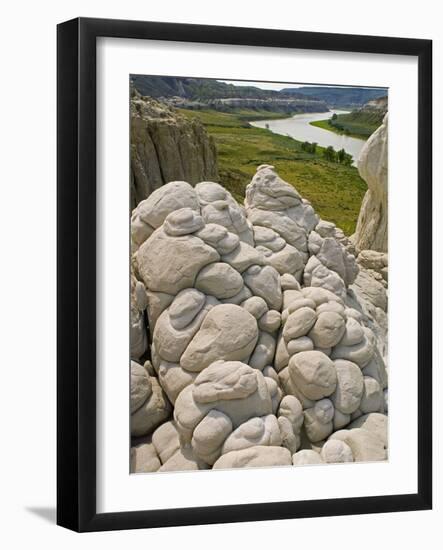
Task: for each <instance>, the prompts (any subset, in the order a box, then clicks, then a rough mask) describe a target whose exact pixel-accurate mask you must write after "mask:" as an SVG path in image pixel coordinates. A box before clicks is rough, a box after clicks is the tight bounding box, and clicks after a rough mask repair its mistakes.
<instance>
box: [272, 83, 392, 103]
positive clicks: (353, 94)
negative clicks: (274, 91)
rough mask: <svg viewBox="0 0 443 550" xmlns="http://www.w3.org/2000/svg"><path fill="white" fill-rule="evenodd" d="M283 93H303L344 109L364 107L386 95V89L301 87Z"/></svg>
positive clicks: (285, 89)
mask: <svg viewBox="0 0 443 550" xmlns="http://www.w3.org/2000/svg"><path fill="white" fill-rule="evenodd" d="M281 91H282V93H302V94H303V95H307V96H310V97H316V98H318V99H323V100H324V101H326V103H327V104H328V105H331V106H333V107H340V108H344V107H346V106H353V108H355V107H356V106H359V105H363V104H365V103H366V102H367V101H370V100H371V99H375V98H379V97H382V96H384V95H386V92H387V90H386V88H356V87H349V88H346V87H334V86H301V87H300V88H284V89H283V90H281Z"/></svg>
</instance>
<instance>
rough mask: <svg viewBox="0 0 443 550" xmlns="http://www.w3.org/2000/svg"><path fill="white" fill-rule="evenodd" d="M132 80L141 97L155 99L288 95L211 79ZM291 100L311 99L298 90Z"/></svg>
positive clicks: (156, 78) (135, 78) (275, 96)
mask: <svg viewBox="0 0 443 550" xmlns="http://www.w3.org/2000/svg"><path fill="white" fill-rule="evenodd" d="M131 81H132V83H133V85H134V87H135V88H136V89H137V90H138V91H139V92H140V93H141V94H142V95H147V96H150V97H154V98H159V97H174V96H175V97H182V98H185V99H189V100H193V101H207V100H209V99H220V98H224V99H226V98H253V99H268V98H277V97H279V98H281V97H284V96H286V94H282V93H281V92H278V91H275V90H262V89H261V88H256V87H255V86H235V85H234V84H227V83H226V82H219V81H218V80H212V79H210V78H175V77H171V76H147V75H136V74H133V75H131ZM286 97H288V96H286ZM289 97H290V98H299V99H310V98H307V97H306V96H304V95H303V94H301V93H299V92H297V91H295V92H294V93H292V92H291V94H290V96H289Z"/></svg>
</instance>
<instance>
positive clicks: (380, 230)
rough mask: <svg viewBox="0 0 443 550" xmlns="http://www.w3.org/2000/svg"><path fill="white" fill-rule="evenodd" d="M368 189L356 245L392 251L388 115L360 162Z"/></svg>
mask: <svg viewBox="0 0 443 550" xmlns="http://www.w3.org/2000/svg"><path fill="white" fill-rule="evenodd" d="M357 168H358V171H359V173H360V176H361V177H362V178H363V179H364V180H365V181H366V183H367V185H368V190H367V191H366V195H365V196H364V198H363V202H362V206H361V210H360V214H359V217H358V221H357V228H356V230H355V234H354V235H353V238H352V240H353V242H354V244H355V247H356V248H357V250H358V251H360V250H366V249H371V250H377V251H379V252H387V250H388V114H386V116H385V118H384V119H383V124H382V125H381V126H380V128H378V130H376V131H375V132H374V133H373V134H372V136H371V137H370V138H369V139H368V141H367V142H366V144H365V146H364V147H363V149H362V151H361V153H360V158H359V160H358V162H357Z"/></svg>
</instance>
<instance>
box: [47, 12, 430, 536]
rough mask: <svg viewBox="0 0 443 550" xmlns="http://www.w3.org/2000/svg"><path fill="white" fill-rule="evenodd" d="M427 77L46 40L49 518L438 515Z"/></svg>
mask: <svg viewBox="0 0 443 550" xmlns="http://www.w3.org/2000/svg"><path fill="white" fill-rule="evenodd" d="M431 66H432V43H431V41H429V40H416V39H408V38H388V37H375V36H352V35H339V34H321V33H307V32H295V31H285V30H266V29H253V28H234V27H233V28H228V27H217V26H200V25H184V24H175V23H174V24H172V23H150V22H139V21H117V20H105V19H83V18H80V19H75V20H72V21H67V22H65V23H61V24H60V25H59V26H58V102H57V105H58V169H57V170H58V171H57V179H58V203H57V208H58V384H57V392H58V398H57V399H58V400H57V403H58V431H57V441H58V471H57V480H58V507H57V522H58V524H59V525H61V526H64V527H67V528H69V529H73V530H76V531H99V530H112V529H131V528H146V527H161V526H174V525H188V524H209V523H223V522H240V521H254V520H271V519H284V518H301V517H315V516H326V515H345V514H365V513H374V512H395V511H407V510H420V509H429V508H431V506H432V439H431V437H432V413H431V411H432V400H431V399H432V385H431V360H432V357H431V350H432V295H431V292H432V291H431V283H432V275H431V273H432V256H431V250H432V234H431V227H432V220H431V214H432V204H431V200H432V192H431V189H432V185H431V178H432V171H431V160H432V158H431V150H432V148H431V137H432V127H431V102H432V80H431V77H432V72H431Z"/></svg>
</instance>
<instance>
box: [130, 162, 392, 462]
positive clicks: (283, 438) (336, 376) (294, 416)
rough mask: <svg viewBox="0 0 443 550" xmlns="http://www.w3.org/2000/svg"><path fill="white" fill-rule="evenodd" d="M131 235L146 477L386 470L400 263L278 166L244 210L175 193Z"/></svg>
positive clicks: (152, 202) (139, 455)
mask: <svg viewBox="0 0 443 550" xmlns="http://www.w3.org/2000/svg"><path fill="white" fill-rule="evenodd" d="M131 228H132V251H133V257H132V278H131V357H132V359H133V361H132V363H131V433H132V435H133V442H132V450H131V469H132V471H135V472H148V471H171V470H198V469H207V468H215V469H218V468H239V467H254V466H262V467H263V466H274V465H280V466H289V465H301V464H324V463H337V462H353V461H359V460H364V461H368V460H385V459H386V457H387V386H388V379H387V369H386V359H387V354H386V331H387V323H386V311H387V298H386V296H387V295H386V286H387V274H386V258H385V256H383V255H379V254H377V253H375V254H371V253H369V252H367V251H366V252H365V253H362V254H361V255H360V256H359V257H358V258H356V256H355V249H354V247H353V244H352V243H351V242H350V241H349V239H347V238H346V237H345V235H344V234H343V232H342V231H340V230H339V229H338V228H336V227H335V225H334V224H332V223H330V222H326V221H324V220H321V219H320V218H319V217H318V215H317V214H316V213H315V211H314V209H313V207H312V205H311V204H310V203H309V202H308V201H307V200H305V199H303V198H302V197H301V196H300V195H299V193H298V192H297V191H296V189H295V188H294V187H293V186H291V185H289V184H288V183H286V182H284V181H283V180H282V179H281V178H280V177H279V176H278V174H276V172H275V171H274V169H273V167H272V166H268V165H262V166H259V167H258V169H257V172H256V174H255V176H254V177H253V179H252V181H251V182H250V184H249V185H248V186H247V189H246V199H245V204H244V206H242V205H239V204H238V203H237V202H236V201H235V200H234V199H233V198H232V196H231V195H230V194H229V193H228V192H227V191H226V190H225V189H224V188H223V187H222V186H221V185H219V184H218V183H215V182H211V181H201V182H200V183H198V184H197V185H196V186H195V187H192V186H191V185H190V184H189V183H187V182H185V181H171V182H169V183H168V184H166V185H164V186H162V187H160V188H159V189H157V190H155V191H154V192H153V193H152V194H151V195H150V196H149V197H148V198H147V199H145V200H143V201H141V202H140V203H139V204H138V205H137V207H136V208H135V209H134V211H133V213H132V223H131ZM368 277H369V279H370V281H369V282H368V280H367V278H368ZM149 342H151V344H150V345H149Z"/></svg>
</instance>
